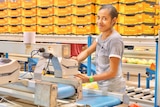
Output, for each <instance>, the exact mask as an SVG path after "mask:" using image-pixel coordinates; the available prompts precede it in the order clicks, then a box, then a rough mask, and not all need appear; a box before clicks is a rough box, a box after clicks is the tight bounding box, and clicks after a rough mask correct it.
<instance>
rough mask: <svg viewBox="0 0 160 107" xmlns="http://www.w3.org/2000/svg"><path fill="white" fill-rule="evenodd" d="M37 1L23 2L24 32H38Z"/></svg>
mask: <svg viewBox="0 0 160 107" xmlns="http://www.w3.org/2000/svg"><path fill="white" fill-rule="evenodd" d="M36 6H37V0H22V24H23V32H36V31H37V26H36V25H37V7H36Z"/></svg>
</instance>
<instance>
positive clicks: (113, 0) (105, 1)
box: [95, 0, 119, 34]
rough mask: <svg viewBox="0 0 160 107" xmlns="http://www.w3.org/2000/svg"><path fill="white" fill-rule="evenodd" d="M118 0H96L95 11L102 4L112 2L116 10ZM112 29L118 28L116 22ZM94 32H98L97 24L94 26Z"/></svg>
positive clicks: (96, 11)
mask: <svg viewBox="0 0 160 107" xmlns="http://www.w3.org/2000/svg"><path fill="white" fill-rule="evenodd" d="M118 1H119V0H96V9H95V13H96V14H97V13H98V11H99V8H100V7H101V6H102V5H105V4H112V5H113V6H114V7H115V8H116V9H117V11H118V10H119V3H118ZM95 17H97V16H95ZM114 29H116V30H118V29H117V24H115V26H114ZM95 33H96V34H100V32H99V29H98V26H97V25H96V26H95Z"/></svg>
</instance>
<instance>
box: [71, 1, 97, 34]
mask: <svg viewBox="0 0 160 107" xmlns="http://www.w3.org/2000/svg"><path fill="white" fill-rule="evenodd" d="M72 3H73V12H72V13H73V20H72V23H73V29H72V33H73V34H75V35H89V34H95V8H96V6H95V0H73V2H72Z"/></svg>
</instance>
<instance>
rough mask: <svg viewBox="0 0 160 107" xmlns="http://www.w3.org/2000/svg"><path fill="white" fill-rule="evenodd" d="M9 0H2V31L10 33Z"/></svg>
mask: <svg viewBox="0 0 160 107" xmlns="http://www.w3.org/2000/svg"><path fill="white" fill-rule="evenodd" d="M7 7H8V1H6V0H2V1H1V2H0V33H8V8H7Z"/></svg>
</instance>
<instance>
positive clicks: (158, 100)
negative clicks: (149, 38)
mask: <svg viewBox="0 0 160 107" xmlns="http://www.w3.org/2000/svg"><path fill="white" fill-rule="evenodd" d="M158 34H159V36H158V37H159V38H158V39H157V40H156V74H155V101H154V107H160V92H159V89H160V85H159V83H160V79H159V77H160V73H159V72H160V69H159V61H160V56H159V53H160V49H159V47H160V41H159V40H160V30H159V33H158Z"/></svg>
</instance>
